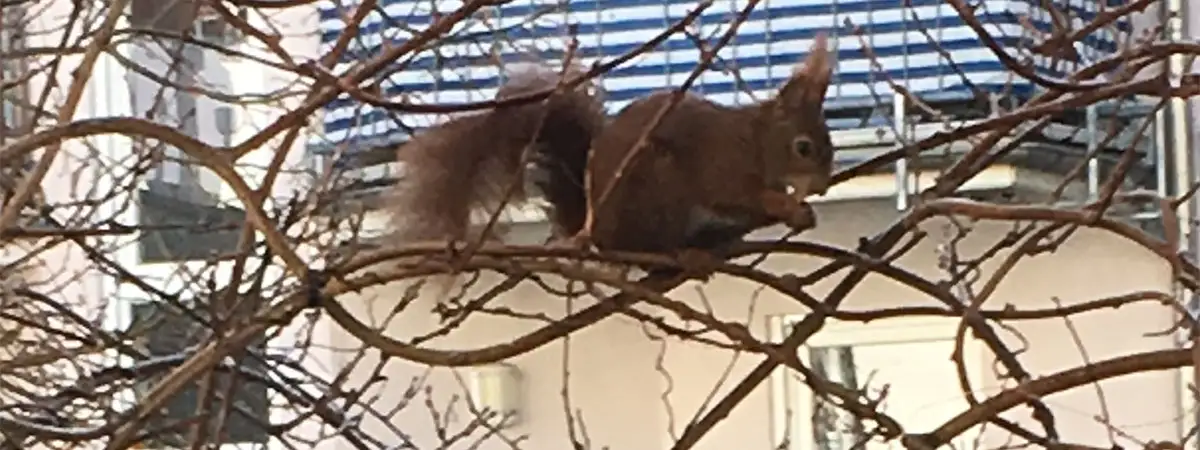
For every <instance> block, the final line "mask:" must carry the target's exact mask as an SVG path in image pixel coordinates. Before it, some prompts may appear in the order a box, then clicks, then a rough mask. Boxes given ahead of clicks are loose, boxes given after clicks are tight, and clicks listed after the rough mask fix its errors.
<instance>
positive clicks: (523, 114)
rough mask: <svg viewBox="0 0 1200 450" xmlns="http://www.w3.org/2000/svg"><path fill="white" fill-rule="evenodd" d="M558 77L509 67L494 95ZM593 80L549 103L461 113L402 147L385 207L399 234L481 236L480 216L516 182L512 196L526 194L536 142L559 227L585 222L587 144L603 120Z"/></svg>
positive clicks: (549, 83) (537, 87)
mask: <svg viewBox="0 0 1200 450" xmlns="http://www.w3.org/2000/svg"><path fill="white" fill-rule="evenodd" d="M575 70H579V69H578V68H576V69H575ZM576 73H577V72H576ZM569 74H570V73H569ZM559 80H560V71H559V70H558V69H555V68H551V67H548V66H543V65H540V64H519V65H512V66H510V68H509V70H508V71H507V76H506V81H505V83H504V84H503V85H502V86H501V87H500V89H499V91H498V92H497V94H496V97H497V99H505V98H512V97H515V96H520V95H525V94H530V93H534V92H539V91H543V90H546V89H552V88H554V87H556V86H557V85H558V83H559ZM590 88H591V86H590V85H588V84H583V85H581V86H579V87H577V88H575V89H573V90H571V91H568V92H563V93H559V94H557V95H553V96H551V97H550V98H549V99H547V100H545V101H540V102H533V103H526V104H522V105H517V106H502V107H499V108H496V109H493V110H488V111H487V112H483V113H473V114H469V115H463V116H460V117H456V118H454V119H451V120H448V121H446V122H444V123H442V124H439V125H437V126H434V127H431V128H429V129H426V130H425V131H424V132H422V133H420V134H418V135H417V136H415V137H414V138H413V139H412V140H411V141H409V142H408V143H407V144H406V145H403V146H401V147H400V148H399V149H398V151H397V161H398V162H399V163H400V164H399V165H400V166H401V167H400V180H399V182H398V183H397V184H396V186H395V187H394V188H393V190H392V192H391V193H390V195H389V197H390V198H389V199H388V206H387V207H388V210H389V212H390V213H391V215H392V231H393V232H394V234H395V237H394V238H395V239H396V240H398V241H400V242H412V241H424V240H443V239H464V238H475V237H477V235H475V232H476V230H474V227H473V226H472V220H471V219H472V215H473V214H480V212H484V213H486V214H487V215H489V216H490V215H491V213H492V212H494V211H495V209H496V208H497V207H499V206H500V205H501V204H502V202H503V201H504V199H505V194H506V193H507V190H508V189H509V186H510V185H512V184H513V183H516V190H515V192H514V193H513V195H512V197H510V198H509V204H512V202H520V201H522V200H524V199H526V198H527V197H528V196H529V194H530V193H529V192H526V189H527V186H528V184H527V183H526V179H525V176H526V168H525V167H524V166H522V164H521V155H522V152H523V150H524V149H525V147H526V146H527V145H530V144H532V146H531V147H530V150H531V154H530V156H529V159H528V160H529V161H530V162H532V163H533V166H534V168H535V171H534V175H535V176H534V178H535V180H532V181H534V183H533V184H534V185H535V186H537V187H538V189H539V190H541V191H542V194H543V195H544V196H545V197H546V200H547V201H548V202H549V203H550V204H551V205H552V211H551V213H550V214H551V219H552V221H553V222H554V223H555V226H556V227H557V228H558V229H559V230H560V232H561V231H564V230H565V231H567V232H571V233H573V232H574V231H575V230H578V228H579V227H580V226H581V225H582V223H583V218H584V214H585V212H586V198H585V194H584V190H583V176H584V171H585V170H586V165H587V155H588V149H589V148H590V146H591V142H592V138H593V137H594V136H595V135H596V134H597V133H599V132H600V130H601V129H602V127H603V126H604V120H605V119H604V112H603V106H602V104H601V101H600V99H599V98H598V97H597V96H596V95H595V94H594V93H592V92H591V89H590Z"/></svg>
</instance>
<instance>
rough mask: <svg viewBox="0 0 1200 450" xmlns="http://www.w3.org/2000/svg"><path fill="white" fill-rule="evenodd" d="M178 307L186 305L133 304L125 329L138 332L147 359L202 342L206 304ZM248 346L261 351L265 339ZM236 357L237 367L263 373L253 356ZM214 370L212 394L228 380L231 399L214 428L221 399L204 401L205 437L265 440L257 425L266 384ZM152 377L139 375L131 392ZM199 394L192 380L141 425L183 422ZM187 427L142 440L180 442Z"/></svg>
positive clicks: (262, 417) (264, 417) (264, 407)
mask: <svg viewBox="0 0 1200 450" xmlns="http://www.w3.org/2000/svg"><path fill="white" fill-rule="evenodd" d="M243 303H244V304H245V303H249V302H243ZM184 306H186V307H188V308H189V311H186V312H185V311H181V310H180V309H178V308H176V307H174V306H171V305H170V304H167V303H159V302H143V303H138V304H135V306H134V308H133V325H132V326H131V331H132V332H134V333H140V338H139V339H138V340H137V342H138V343H139V344H140V347H142V349H143V350H144V351H145V352H146V353H147V354H148V355H149V356H150V357H151V358H154V357H166V356H171V355H177V354H179V353H181V352H183V351H185V350H187V349H188V348H190V347H192V346H194V345H196V344H198V343H202V342H205V341H207V337H208V334H209V332H208V330H209V328H208V327H207V326H205V325H204V324H203V323H201V321H200V320H204V321H207V316H208V312H207V310H206V307H205V306H203V305H196V304H194V303H193V302H188V304H184ZM249 306H255V305H253V304H251V305H249ZM249 348H250V349H252V350H257V351H258V352H259V354H261V352H262V351H263V349H264V348H265V339H259V340H257V341H256V342H254V343H252V344H251V345H250V346H249ZM240 362H241V365H240V368H241V370H242V371H246V372H250V373H257V374H265V373H266V367H265V365H264V364H263V363H262V362H261V361H260V360H259V359H258V358H255V357H253V356H244V357H242V358H241V361H240ZM214 375H215V377H214V392H215V393H216V395H224V393H225V392H227V390H228V389H229V386H230V383H234V384H235V388H234V389H233V390H232V391H231V392H232V393H233V399H232V402H231V403H230V407H229V410H228V415H227V416H226V419H225V421H224V424H223V427H222V429H220V430H217V429H216V425H217V424H216V415H217V414H219V412H220V411H221V408H222V407H223V403H224V401H222V400H219V399H217V398H212V399H211V400H210V401H211V402H210V404H209V405H210V414H213V417H211V418H210V422H209V427H210V428H209V434H208V436H209V442H215V441H216V440H217V436H222V438H221V441H223V442H225V443H266V442H267V440H268V439H269V436H268V434H267V432H266V430H264V429H263V425H265V424H266V423H267V422H268V417H269V413H270V411H269V407H268V406H269V403H268V398H267V387H266V386H265V385H264V384H262V383H260V382H258V381H257V380H256V379H255V378H251V377H245V376H241V375H240V374H235V373H229V372H216V373H214ZM156 380H157V377H154V378H147V379H144V380H141V381H140V383H139V384H138V386H137V389H136V391H137V392H138V394H139V395H140V394H141V393H143V392H145V390H146V389H148V388H149V387H150V386H151V385H152V383H153V382H154V381H156ZM199 395H200V392H199V389H198V385H197V384H192V385H189V386H187V387H185V388H183V389H181V390H180V392H179V393H178V394H177V395H175V396H174V397H173V398H171V399H170V400H168V402H167V404H166V406H165V407H164V408H163V410H162V411H160V412H159V413H157V414H154V415H151V416H150V419H149V420H148V421H147V423H146V427H145V429H146V430H155V429H159V428H162V427H169V426H172V424H174V423H177V422H179V421H189V419H191V418H192V417H193V416H194V415H195V414H196V411H197V406H198V404H199V401H200V399H199ZM189 422H190V421H189ZM190 430H191V427H190V426H189V427H185V428H180V429H172V430H170V431H167V432H164V433H162V434H160V435H158V436H156V437H155V438H154V439H152V440H151V442H148V443H153V444H156V445H161V446H180V445H186V444H187V441H188V439H189V433H190Z"/></svg>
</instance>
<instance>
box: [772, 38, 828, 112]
mask: <svg viewBox="0 0 1200 450" xmlns="http://www.w3.org/2000/svg"><path fill="white" fill-rule="evenodd" d="M829 59H830V57H829V39H828V38H827V37H826V35H825V33H823V32H819V33H817V35H816V36H815V37H814V38H813V44H812V48H811V49H810V50H809V52H808V57H807V58H805V59H804V62H803V63H801V64H799V65H797V66H796V69H795V70H793V71H792V76H791V78H789V79H788V81H787V83H785V84H784V85H783V88H781V89H780V91H779V100H780V101H781V102H782V104H783V106H784V107H785V108H804V107H811V106H819V105H821V104H823V103H824V102H825V92H826V91H827V90H828V89H829V80H830V77H831V76H832V75H833V67H831V65H830V64H831V63H830V61H829Z"/></svg>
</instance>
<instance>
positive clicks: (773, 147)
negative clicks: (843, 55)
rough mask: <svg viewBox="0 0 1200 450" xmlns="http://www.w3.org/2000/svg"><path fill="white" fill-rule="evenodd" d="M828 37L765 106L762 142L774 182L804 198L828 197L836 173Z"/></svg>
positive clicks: (815, 43)
mask: <svg viewBox="0 0 1200 450" xmlns="http://www.w3.org/2000/svg"><path fill="white" fill-rule="evenodd" d="M826 41H827V39H826V37H825V34H824V33H819V34H817V36H816V38H815V39H813V45H812V49H811V50H810V51H809V53H808V57H807V58H806V59H805V60H804V62H803V63H801V64H799V65H797V66H796V68H795V70H793V72H792V76H791V77H789V78H788V80H787V81H786V82H784V84H783V86H781V87H780V88H779V92H778V94H777V95H776V96H775V98H773V99H771V100H769V101H767V102H764V103H763V104H762V105H761V110H760V112H761V116H760V117H761V118H762V119H765V120H763V121H762V124H763V125H764V129H763V130H762V131H761V132H762V135H761V136H760V142H761V144H762V145H763V146H764V147H765V148H763V149H762V150H763V152H764V155H763V156H764V158H763V163H764V164H766V171H767V173H768V176H769V177H770V178H769V179H768V181H769V182H771V183H773V184H777V185H779V186H780V187H781V188H783V187H791V188H792V189H794V190H795V194H796V195H798V196H800V197H804V196H807V195H810V194H818V195H819V194H824V193H825V191H826V190H827V189H828V188H829V179H830V177H831V175H832V171H833V143H832V142H831V140H830V138H829V127H828V126H827V125H826V124H825V113H824V103H825V92H826V90H827V89H828V88H829V79H830V75H831V73H832V68H831V67H830V64H831V63H830V61H829V60H830V56H829V49H828V48H827V47H826V45H827V43H826Z"/></svg>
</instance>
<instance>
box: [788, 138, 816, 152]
mask: <svg viewBox="0 0 1200 450" xmlns="http://www.w3.org/2000/svg"><path fill="white" fill-rule="evenodd" d="M792 150H793V151H795V152H796V154H797V155H800V156H804V157H808V156H812V141H810V140H808V138H797V139H795V140H793V141H792Z"/></svg>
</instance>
